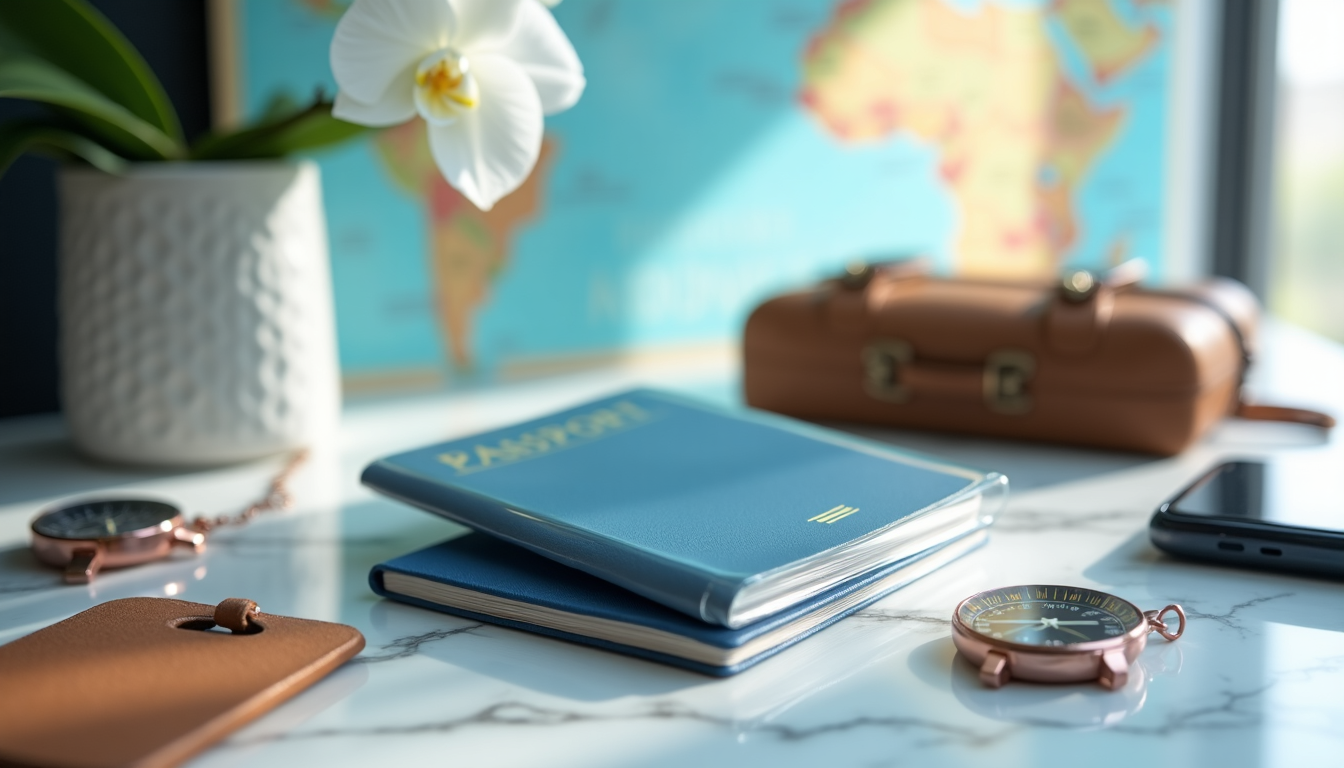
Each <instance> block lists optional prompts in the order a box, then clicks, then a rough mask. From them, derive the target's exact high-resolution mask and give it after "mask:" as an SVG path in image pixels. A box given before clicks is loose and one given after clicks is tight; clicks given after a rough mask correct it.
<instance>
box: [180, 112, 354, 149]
mask: <svg viewBox="0 0 1344 768" xmlns="http://www.w3.org/2000/svg"><path fill="white" fill-rule="evenodd" d="M366 130H368V129H367V128H365V127H364V126H362V125H355V124H353V123H347V122H345V121H344V120H340V119H337V118H335V117H332V116H331V102H329V101H318V102H316V103H314V104H313V105H312V106H311V107H308V108H307V109H305V110H303V111H301V112H298V113H296V114H292V115H290V116H288V117H284V118H280V119H272V120H270V121H267V122H263V123H261V124H260V125H256V126H253V127H251V128H245V129H243V130H241V131H237V132H235V133H228V134H214V135H210V136H206V137H204V138H203V139H201V140H200V141H199V142H198V143H197V144H196V146H195V147H193V148H192V152H191V157H192V159H194V160H249V159H262V158H274V157H286V156H288V155H292V154H294V153H296V152H302V151H305V150H312V149H317V148H319V147H325V146H328V145H331V144H338V143H340V142H343V141H346V140H348V139H351V138H353V137H355V136H358V135H360V134H362V133H364V132H365V131H366Z"/></svg>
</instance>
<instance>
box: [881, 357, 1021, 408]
mask: <svg viewBox="0 0 1344 768" xmlns="http://www.w3.org/2000/svg"><path fill="white" fill-rule="evenodd" d="M863 367H864V381H863V384H864V390H865V391H866V392H867V393H868V394H869V395H870V396H872V397H874V398H876V399H878V400H885V401H887V402H892V403H907V402H910V401H911V400H912V399H913V398H915V397H919V396H938V397H954V398H961V399H965V400H981V401H983V402H984V404H985V406H986V407H987V408H989V410H991V411H993V412H995V413H1002V414H1005V415H1012V416H1017V415H1021V414H1024V413H1028V412H1029V411H1031V407H1032V399H1031V393H1030V392H1029V391H1028V386H1027V385H1028V383H1029V382H1030V381H1031V378H1032V376H1034V375H1035V373H1036V359H1035V358H1033V357H1032V356H1031V354H1030V353H1029V352H1027V351H1025V350H1021V349H1001V350H998V351H996V352H993V353H991V354H990V355H989V356H988V357H987V358H986V359H985V363H984V365H982V366H981V365H967V364H956V363H933V362H928V361H919V360H916V359H915V353H914V347H912V346H911V345H910V343H909V342H907V341H904V340H902V339H878V340H877V341H874V342H872V343H870V344H868V345H867V346H866V347H864V349H863Z"/></svg>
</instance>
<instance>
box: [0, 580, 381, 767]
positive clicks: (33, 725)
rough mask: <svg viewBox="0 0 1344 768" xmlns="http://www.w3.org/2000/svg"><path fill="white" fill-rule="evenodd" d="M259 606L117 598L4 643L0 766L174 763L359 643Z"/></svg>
mask: <svg viewBox="0 0 1344 768" xmlns="http://www.w3.org/2000/svg"><path fill="white" fill-rule="evenodd" d="M256 608H257V606H256V604H255V603H253V602H252V601H250V600H243V599H240V598H230V599H228V600H225V601H224V602H222V603H220V604H219V605H218V606H210V605H202V604H200V603H189V602H185V601H182V600H167V599H162V598H154V597H133V598H127V599H124V600H112V601H110V602H106V603H103V604H102V605H98V606H95V607H93V608H90V609H89V610H87V611H84V612H83V613H80V614H76V615H75V616H72V617H70V618H68V619H66V620H65V621H62V622H60V623H57V624H54V625H52V626H50V627H47V628H46V629H42V630H39V631H37V632H34V633H33V634H31V635H28V636H27V637H23V638H20V639H18V640H15V641H14V642H12V643H10V644H8V645H6V646H3V647H0V680H3V681H4V686H3V688H4V693H3V695H0V765H20V766H62V767H63V768H65V767H70V768H75V767H79V768H84V767H85V766H88V767H89V768H93V767H95V766H97V767H99V768H103V767H107V768H112V767H113V766H145V767H149V766H154V767H158V766H173V765H177V764H179V763H181V762H183V761H184V760H186V759H187V758H189V757H191V756H193V755H195V754H197V753H198V752H200V751H201V750H203V749H205V748H206V747H207V746H209V745H210V744H212V743H214V742H216V741H218V740H219V739H221V738H223V737H224V736H226V735H228V734H229V733H231V732H232V731H234V730H236V729H237V728H239V727H241V726H242V725H243V724H245V723H247V722H249V721H251V720H253V719H255V718H257V717H259V716H260V715H262V714H263V713H265V712H267V711H269V710H270V709H272V708H274V707H275V706H276V705H278V704H280V703H281V702H283V701H285V700H286V699H289V698H290V697H292V696H294V695H295V694H297V693H299V692H300V691H302V690H303V689H304V688H307V687H308V686H309V685H312V684H313V683H315V682H317V681H318V680H320V679H321V678H322V677H324V676H325V675H326V674H327V673H329V672H331V671H332V670H334V669H335V668H336V667H338V666H340V665H341V664H342V663H343V662H345V661H346V660H347V659H349V658H351V657H352V656H354V655H355V654H357V653H359V652H360V650H362V649H363V648H364V636H363V635H361V634H360V633H359V631H358V630H356V629H354V628H353V627H347V626H345V625H343V624H331V623H328V622H322V621H308V620H305V619H293V618H287V617H284V616H273V615H270V614H265V613H260V612H259V611H257V610H256Z"/></svg>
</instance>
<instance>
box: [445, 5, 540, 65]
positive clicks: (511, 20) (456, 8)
mask: <svg viewBox="0 0 1344 768" xmlns="http://www.w3.org/2000/svg"><path fill="white" fill-rule="evenodd" d="M447 2H448V3H450V4H451V5H452V6H453V18H455V19H456V20H457V30H456V33H455V34H454V35H453V38H452V40H451V42H450V44H451V45H452V46H453V47H454V48H456V49H457V50H459V51H461V52H463V53H465V54H467V55H471V54H472V53H474V52H475V51H477V50H480V49H483V48H488V47H491V46H494V45H497V44H498V43H499V42H500V41H501V40H505V39H508V38H509V37H510V36H511V35H512V34H513V30H514V27H515V26H516V25H517V23H518V12H519V9H520V8H522V7H523V6H525V5H533V4H535V3H534V0H485V2H482V0H447Z"/></svg>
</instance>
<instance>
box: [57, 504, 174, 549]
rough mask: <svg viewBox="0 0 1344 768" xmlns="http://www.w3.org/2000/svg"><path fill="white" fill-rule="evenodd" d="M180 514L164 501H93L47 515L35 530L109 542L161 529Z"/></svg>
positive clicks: (61, 537)
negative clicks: (116, 538) (117, 537)
mask: <svg viewBox="0 0 1344 768" xmlns="http://www.w3.org/2000/svg"><path fill="white" fill-rule="evenodd" d="M180 514H181V512H180V511H178V509H177V507H174V506H173V505H171V504H164V503H163V502H161V501H145V500H141V499H116V500H107V501H89V502H84V503H81V504H72V505H71V506H68V507H62V508H61V509H57V510H53V511H51V512H47V513H46V514H44V515H42V516H41V517H39V518H37V520H35V521H34V522H33V530H34V531H36V532H37V533H39V534H41V535H43V536H48V537H50V538H53V539H106V538H110V537H114V536H122V535H125V534H128V533H131V532H133V531H138V530H142V529H145V528H159V527H161V526H162V524H163V523H165V522H166V521H169V520H172V519H173V518H174V517H177V516H178V515H180Z"/></svg>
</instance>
